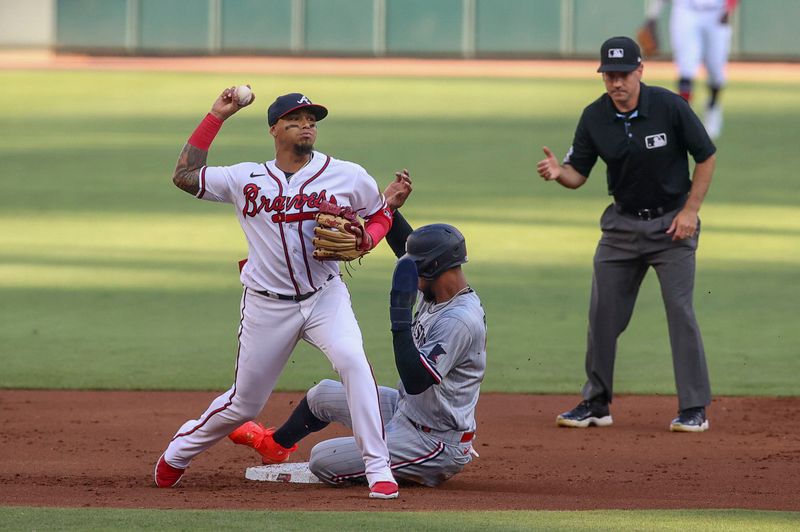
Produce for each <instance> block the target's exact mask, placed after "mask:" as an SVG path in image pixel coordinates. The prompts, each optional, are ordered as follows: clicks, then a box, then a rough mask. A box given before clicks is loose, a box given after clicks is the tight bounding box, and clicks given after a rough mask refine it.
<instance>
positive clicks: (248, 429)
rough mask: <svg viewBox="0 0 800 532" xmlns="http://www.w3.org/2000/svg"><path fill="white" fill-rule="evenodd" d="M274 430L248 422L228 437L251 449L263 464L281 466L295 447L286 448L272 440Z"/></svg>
mask: <svg viewBox="0 0 800 532" xmlns="http://www.w3.org/2000/svg"><path fill="white" fill-rule="evenodd" d="M273 434H275V428H274V427H270V428H264V426H262V425H261V424H260V423H255V422H253V421H248V422H247V423H245V424H243V425H242V426H240V427H239V428H237V429H236V430H234V431H233V432H231V433H230V434H229V435H228V438H230V440H231V441H232V442H233V443H235V444H238V445H246V446H248V447H252V448H253V449H255V450H256V451H258V454H260V455H261V462H262V463H264V464H281V463H283V462H285V461H287V460H288V459H289V456H290V455H291V454H292V453H293V452H295V451H296V450H297V445H296V444H295V445H292V446H291V447H290V448H288V449H287V448H286V447H284V446H282V445H281V444H279V443H278V442H276V441H275V440H274V439H272V435H273Z"/></svg>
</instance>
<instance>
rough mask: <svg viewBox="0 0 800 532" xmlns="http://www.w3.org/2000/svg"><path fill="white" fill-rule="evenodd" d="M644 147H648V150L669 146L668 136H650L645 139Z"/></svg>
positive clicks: (661, 134) (659, 134)
mask: <svg viewBox="0 0 800 532" xmlns="http://www.w3.org/2000/svg"><path fill="white" fill-rule="evenodd" d="M644 145H645V146H647V149H648V150H653V149H655V148H663V147H664V146H666V145H667V134H666V133H656V134H655V135H648V136H646V137H645V138H644Z"/></svg>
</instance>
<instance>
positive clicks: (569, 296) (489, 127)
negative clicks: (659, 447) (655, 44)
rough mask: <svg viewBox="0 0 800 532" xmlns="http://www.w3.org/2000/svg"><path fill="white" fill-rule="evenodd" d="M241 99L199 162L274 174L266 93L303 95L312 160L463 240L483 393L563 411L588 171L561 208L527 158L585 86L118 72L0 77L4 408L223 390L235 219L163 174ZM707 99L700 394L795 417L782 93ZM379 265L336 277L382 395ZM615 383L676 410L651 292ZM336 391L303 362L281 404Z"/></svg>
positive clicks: (789, 188) (291, 372) (564, 194)
mask: <svg viewBox="0 0 800 532" xmlns="http://www.w3.org/2000/svg"><path fill="white" fill-rule="evenodd" d="M645 80H646V81H647V76H645ZM653 81H654V84H659V83H657V81H660V84H664V85H666V86H671V84H672V81H671V80H653ZM244 82H248V83H251V84H252V86H253V88H254V91H255V92H256V94H257V101H256V104H255V105H254V106H253V107H251V108H248V109H246V110H244V111H243V112H242V113H240V115H237V116H235V117H234V118H233V119H231V120H230V121H229V122H228V123H226V125H225V126H224V128H223V130H222V132H221V134H220V136H219V137H218V139H217V140H216V141H215V143H214V147H213V148H212V151H211V155H210V158H209V162H210V163H211V164H230V163H234V162H238V161H242V160H265V159H268V158H271V157H272V153H273V148H272V145H271V142H270V141H269V140H268V136H267V133H266V128H265V124H264V119H263V115H264V110H265V108H266V106H267V104H268V103H269V102H270V101H271V100H272V97H273V96H274V95H276V94H280V93H285V92H290V91H294V90H300V91H304V92H306V93H307V94H309V95H310V96H311V97H312V98H314V99H315V100H316V101H319V102H321V103H324V104H325V105H327V106H328V107H329V109H330V110H331V114H330V116H329V118H327V119H326V120H325V121H324V122H322V123H321V124H320V134H319V139H318V143H317V147H318V148H319V149H320V150H322V151H324V152H327V153H330V154H332V155H334V156H336V157H339V158H342V159H349V160H353V161H356V162H359V163H360V164H362V165H363V166H365V167H366V168H367V169H368V170H369V171H370V173H372V175H373V176H375V177H376V179H377V180H378V182H379V184H380V185H384V184H386V183H387V182H388V181H389V180H390V179H391V176H392V174H393V172H394V171H395V170H397V169H400V168H403V167H407V168H409V169H410V171H411V173H412V176H413V178H414V182H415V192H414V194H413V196H412V198H411V200H410V201H409V203H408V205H407V206H406V207H405V208H404V209H403V212H404V213H405V215H406V217H407V218H408V219H409V221H410V222H411V223H412V224H413V225H415V226H419V225H422V224H425V223H430V222H439V221H444V222H448V223H452V224H454V225H456V226H457V227H459V228H460V229H461V230H462V231H463V232H464V234H465V235H466V238H467V244H468V249H469V257H470V262H469V264H468V265H467V266H465V271H466V273H467V276H468V278H469V280H470V283H471V284H472V286H473V287H474V288H475V289H476V290H477V291H478V293H479V294H480V296H481V299H482V300H483V302H484V306H485V308H486V312H487V317H488V322H489V363H488V370H487V375H486V381H485V384H484V387H483V390H484V391H506V392H531V393H539V392H545V393H571V392H575V393H576V394H577V392H578V391H579V388H580V385H581V384H582V382H583V353H584V349H585V345H584V343H585V330H586V315H587V310H588V299H589V286H590V281H591V260H592V254H593V252H594V246H595V244H596V241H597V239H598V237H599V229H598V224H597V220H598V218H599V216H600V213H601V212H602V210H603V208H604V207H605V205H606V204H607V203H608V198H607V196H606V193H605V176H604V172H605V166H604V165H603V164H602V163H598V165H597V166H596V167H595V170H594V171H593V173H592V176H591V179H590V180H589V182H588V183H587V185H586V186H584V187H583V188H582V189H580V190H578V191H569V190H566V189H564V188H562V187H560V186H558V185H556V184H554V183H544V182H542V181H541V180H540V179H539V178H538V177H536V176H535V171H534V167H535V163H536V161H537V160H538V159H540V154H541V151H540V147H541V146H542V145H543V144H544V145H547V146H549V147H550V148H552V149H553V150H554V151H555V152H556V154H557V155H558V156H562V155H563V154H564V152H565V151H566V148H567V147H568V146H569V144H570V141H571V137H572V132H573V130H574V127H575V124H576V122H577V119H578V116H579V114H580V111H581V109H582V108H583V107H584V106H585V105H586V104H588V103H589V102H590V101H591V100H592V99H594V98H595V97H596V96H598V95H599V94H600V92H601V91H602V85H601V84H600V82H599V81H597V80H594V81H589V80H563V81H560V80H509V79H489V78H487V79H447V80H444V81H443V80H426V79H404V78H396V79H394V78H393V79H379V78H343V77H337V78H314V77H300V78H288V77H281V76H271V77H263V76H249V77H248V76H235V75H224V76H221V75H201V74H170V73H129V72H27V71H3V72H0V98H2V99H3V101H5V102H11V105H9V106H7V107H8V108H7V109H5V110H4V113H3V115H2V117H0V162H2V166H1V167H0V177H1V179H2V184H3V194H1V195H0V228H2V230H0V298H1V300H2V306H0V338H2V345H0V365H2V368H3V371H2V372H0V387H6V388H8V387H24V388H78V389H82V388H97V389H225V388H227V387H228V386H229V385H230V381H231V379H232V375H233V363H234V353H235V348H236V344H235V342H236V340H235V334H236V328H237V325H238V306H239V298H240V295H241V291H240V287H239V284H238V276H237V271H236V262H237V261H238V260H239V259H240V258H242V257H243V256H245V254H246V245H245V242H244V238H243V236H242V234H241V231H240V229H239V227H238V224H237V222H236V220H235V217H234V214H233V212H232V211H231V208H230V206H227V205H218V204H211V203H209V202H200V201H196V200H193V199H192V198H191V197H190V196H189V195H187V194H185V193H183V192H181V191H179V190H178V189H176V188H175V187H174V186H173V185H172V184H171V181H170V176H171V174H172V169H173V167H174V164H175V159H176V157H177V154H178V152H179V150H180V148H181V146H182V145H183V143H184V142H185V139H186V137H187V136H188V134H189V133H190V132H191V131H192V129H193V128H194V126H195V125H196V123H197V122H198V120H199V119H200V118H201V117H202V116H203V114H204V113H205V112H206V110H207V109H208V108H209V107H210V105H211V103H212V101H213V99H214V98H215V96H216V94H217V93H218V92H219V91H220V90H221V88H223V87H225V86H230V85H233V84H238V83H244ZM724 98H725V106H726V107H725V118H726V125H725V130H724V136H723V138H722V139H721V140H720V141H719V142H718V147H719V152H718V167H717V172H716V175H715V179H714V183H713V184H712V187H711V191H710V193H709V197H708V198H707V200H706V203H705V205H704V207H703V210H702V212H701V217H702V219H703V229H702V233H701V242H700V250H699V252H698V274H697V286H696V291H695V296H696V309H697V314H698V317H699V321H700V325H701V328H702V331H703V334H704V340H705V344H706V349H707V353H708V361H709V366H710V371H711V379H712V386H713V389H714V392H715V393H716V394H720V395H740V394H744V395H750V394H752V395H797V394H798V393H800V390H798V387H797V382H796V375H797V374H800V357H798V356H797V354H798V351H800V333H798V328H797V326H796V325H795V322H796V321H797V313H798V312H797V311H798V303H797V302H798V301H800V283H798V267H800V207H798V205H800V187H798V186H797V178H796V176H794V174H793V172H794V169H795V168H797V167H800V151H798V150H797V149H796V148H795V146H794V143H795V141H794V131H795V130H796V124H797V123H800V86H798V85H797V84H794V83H787V82H781V83H771V84H767V83H759V84H756V83H743V82H738V83H736V84H732V85H731V87H730V89H729V90H728V91H727V92H726V93H725V96H724ZM392 267H393V256H391V254H390V253H389V252H388V251H387V248H386V247H385V246H384V247H382V248H381V249H379V250H377V251H376V252H374V253H373V254H371V255H369V256H368V257H367V258H366V260H365V261H364V263H363V264H362V265H361V266H358V267H357V268H356V271H355V273H354V274H353V277H347V276H345V280H346V282H347V283H348V285H349V286H350V289H351V292H352V295H353V301H354V306H355V309H356V313H357V315H358V317H359V321H360V323H361V328H362V331H363V333H364V337H365V344H366V347H367V352H368V354H369V356H370V358H371V360H372V362H373V365H374V366H375V369H376V373H377V376H378V379H379V381H380V382H381V384H388V385H392V384H394V383H395V382H396V380H397V377H396V370H395V368H394V364H393V356H392V354H391V351H390V349H391V348H390V336H389V334H388V319H387V312H386V307H387V293H388V290H389V280H390V276H391V271H392ZM616 374H617V379H616V389H617V390H618V391H619V392H620V393H659V394H662V393H667V394H669V393H674V384H673V377H672V366H671V358H670V354H669V345H668V338H667V331H666V324H665V319H664V310H663V307H662V305H661V301H660V296H659V292H658V284H657V282H656V281H655V276H654V274H653V273H652V272H650V274H648V278H647V279H646V281H645V285H644V286H643V289H642V292H641V295H640V299H639V302H638V304H637V308H636V311H635V313H634V318H633V321H632V323H631V324H630V326H629V328H628V331H626V333H625V334H624V335H623V336H622V338H621V341H620V348H619V357H618V361H617V371H616ZM331 375H332V373H331V370H330V365H329V363H328V362H327V360H326V359H325V358H324V356H322V355H321V354H320V353H318V352H317V351H315V350H314V349H312V348H309V347H307V346H303V347H301V348H300V349H298V350H297V351H296V354H295V356H294V357H293V358H292V360H291V362H290V364H289V367H287V370H286V371H285V372H284V374H283V376H282V378H281V380H280V382H279V386H278V388H279V389H282V390H304V389H306V388H307V387H309V386H310V385H312V384H313V383H314V382H316V381H318V380H319V379H320V378H323V377H326V376H331Z"/></svg>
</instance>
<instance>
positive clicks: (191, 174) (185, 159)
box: [172, 142, 208, 196]
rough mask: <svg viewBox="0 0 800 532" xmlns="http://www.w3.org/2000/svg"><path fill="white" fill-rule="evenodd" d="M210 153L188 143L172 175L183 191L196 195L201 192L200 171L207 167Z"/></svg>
mask: <svg viewBox="0 0 800 532" xmlns="http://www.w3.org/2000/svg"><path fill="white" fill-rule="evenodd" d="M207 158H208V152H207V151H204V150H201V149H200V148H195V147H194V146H192V145H191V144H189V143H188V142H187V143H186V144H185V145H184V146H183V150H181V154H180V155H179V156H178V164H177V165H175V172H174V173H173V174H172V182H173V183H175V186H176V187H178V188H179V189H181V190H185V191H186V192H188V193H189V194H191V195H193V196H194V195H196V194H197V192H198V191H199V190H200V169H201V168H202V167H203V166H205V165H206V159H207Z"/></svg>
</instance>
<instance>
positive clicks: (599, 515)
mask: <svg viewBox="0 0 800 532" xmlns="http://www.w3.org/2000/svg"><path fill="white" fill-rule="evenodd" d="M398 515H400V514H398V513H397V512H391V511H386V512H359V513H353V512H253V511H205V510H160V511H158V510H119V509H98V508H91V509H90V508H81V509H77V508H75V509H56V508H0V523H1V524H0V530H20V529H23V528H24V529H30V530H86V531H90V530H153V529H157V530H245V529H246V530H298V531H305V530H333V531H341V530H381V531H383V530H387V531H392V530H398V531H407V530H415V531H417V530H419V531H437V530H443V531H444V530H459V531H476V532H482V531H485V530H520V531H522V530H525V531H527V530H553V531H558V530H564V531H574V530H598V531H619V530H652V531H658V532H669V531H677V532H682V531H685V530H725V531H730V532H736V531H747V532H760V531H765V532H766V531H770V532H780V531H784V530H786V531H790V530H796V529H797V526H798V524H800V518H798V516H797V514H795V513H792V512H766V511H750V510H648V511H635V512H634V511H605V510H600V511H586V512H553V511H546V512H530V511H516V512H403V513H402V518H398ZM642 523H646V526H643V525H642Z"/></svg>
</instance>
